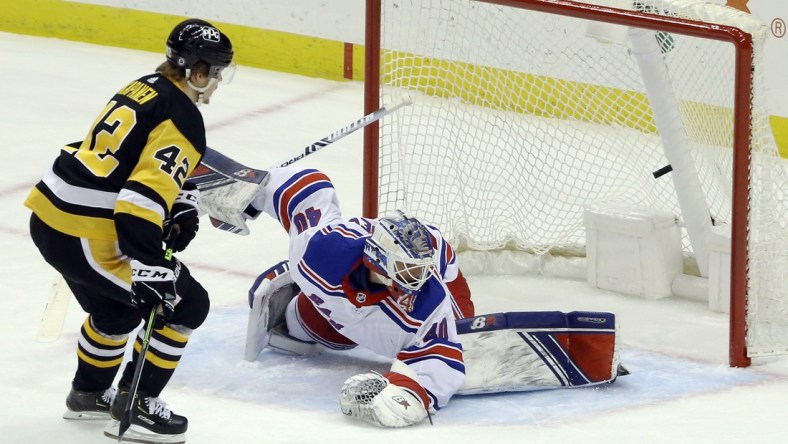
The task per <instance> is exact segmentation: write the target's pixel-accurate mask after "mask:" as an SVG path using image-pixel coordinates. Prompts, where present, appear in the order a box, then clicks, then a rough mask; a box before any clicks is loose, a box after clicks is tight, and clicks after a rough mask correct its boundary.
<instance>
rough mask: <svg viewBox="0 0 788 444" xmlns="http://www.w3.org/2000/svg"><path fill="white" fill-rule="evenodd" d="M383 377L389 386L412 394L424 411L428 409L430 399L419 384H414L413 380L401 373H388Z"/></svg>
mask: <svg viewBox="0 0 788 444" xmlns="http://www.w3.org/2000/svg"><path fill="white" fill-rule="evenodd" d="M383 377H385V378H386V379H388V380H389V383H390V384H394V385H396V386H398V387H402V388H404V389H405V390H407V391H409V392H411V393H413V395H414V396H416V398H418V399H419V400H420V401H421V404H422V405H423V406H424V408H425V409H429V408H430V397H429V396H428V395H427V390H425V389H424V387H422V386H421V384H419V383H418V382H416V381H415V380H414V379H413V378H409V377H407V376H405V375H403V374H402V373H397V372H388V373H386V374H384V375H383Z"/></svg>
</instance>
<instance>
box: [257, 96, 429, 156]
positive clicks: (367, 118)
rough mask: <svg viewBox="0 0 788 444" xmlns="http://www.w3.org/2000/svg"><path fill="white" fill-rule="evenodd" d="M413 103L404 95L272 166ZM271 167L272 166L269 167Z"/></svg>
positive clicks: (309, 152) (305, 152)
mask: <svg viewBox="0 0 788 444" xmlns="http://www.w3.org/2000/svg"><path fill="white" fill-rule="evenodd" d="M412 103H413V100H412V99H411V98H410V96H409V95H407V94H406V95H404V96H403V97H402V101H401V102H399V103H397V104H395V105H392V106H391V107H389V108H387V107H385V106H384V107H381V108H378V109H377V110H375V111H373V112H371V113H369V114H367V115H366V116H364V117H362V118H360V119H358V120H356V121H355V122H353V123H351V124H350V125H347V126H345V127H344V128H342V129H339V130H337V131H334V132H333V133H331V134H329V135H327V136H326V137H323V138H322V139H320V140H318V141H317V142H314V143H312V144H310V145H308V146H307V147H305V148H304V150H303V151H304V152H303V153H300V154H298V155H297V156H294V157H291V158H289V159H285V160H282V161H281V162H278V163H276V164H274V165H273V166H271V168H281V167H286V166H288V165H290V164H291V163H294V162H298V161H299V160H301V159H303V158H304V157H306V156H308V155H310V154H312V153H314V152H317V151H320V150H321V149H323V148H325V147H326V146H328V145H330V144H332V143H334V142H336V141H337V140H339V139H341V138H343V137H345V136H347V135H349V134H352V133H354V132H356V131H357V130H360V129H361V128H364V127H365V126H367V125H369V124H370V123H373V122H377V121H378V120H380V119H382V118H384V117H386V116H388V115H391V114H392V113H394V111H396V110H398V109H400V108H402V107H403V106H407V105H410V104H412ZM269 169H270V168H269Z"/></svg>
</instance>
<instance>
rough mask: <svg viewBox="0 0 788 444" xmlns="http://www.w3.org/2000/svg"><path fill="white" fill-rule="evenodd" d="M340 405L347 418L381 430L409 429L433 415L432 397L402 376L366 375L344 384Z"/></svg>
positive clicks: (417, 384) (396, 374) (350, 379)
mask: <svg viewBox="0 0 788 444" xmlns="http://www.w3.org/2000/svg"><path fill="white" fill-rule="evenodd" d="M414 376H415V375H414ZM340 406H341V408H342V413H343V414H344V415H346V416H349V417H351V418H354V419H358V420H361V421H364V422H368V423H370V424H374V425H376V426H378V427H407V426H411V425H414V424H418V423H420V422H421V421H423V420H424V418H426V417H427V416H428V415H429V413H428V411H427V409H428V408H429V396H428V395H427V391H426V390H424V388H423V387H422V386H421V385H420V384H419V383H418V382H416V380H414V379H413V378H411V377H409V376H405V375H403V374H401V373H397V372H388V373H386V374H385V375H380V374H379V373H364V374H360V375H356V376H353V377H351V378H349V379H348V380H347V381H345V383H344V384H343V385H342V390H341V391H340Z"/></svg>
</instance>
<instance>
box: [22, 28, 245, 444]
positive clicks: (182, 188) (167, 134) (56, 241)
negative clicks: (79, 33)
mask: <svg viewBox="0 0 788 444" xmlns="http://www.w3.org/2000/svg"><path fill="white" fill-rule="evenodd" d="M166 48H167V55H166V61H165V62H163V63H162V64H161V65H160V66H159V67H158V68H157V69H156V72H155V73H154V74H151V75H147V76H144V77H142V78H139V79H137V80H134V81H132V82H131V83H129V84H128V85H126V86H124V87H123V88H121V89H120V91H119V92H118V93H117V94H115V95H114V96H113V97H112V98H111V99H110V101H109V102H108V103H107V105H106V106H105V107H104V109H103V110H101V111H100V112H99V114H98V117H97V118H96V120H95V122H94V123H93V126H92V127H91V128H90V130H89V131H88V134H87V136H86V137H85V139H84V140H82V141H80V142H75V143H72V144H69V145H66V146H65V147H63V148H62V149H61V151H60V154H59V155H58V156H57V158H56V159H55V161H54V163H53V164H52V166H51V167H50V168H49V169H48V170H47V172H46V173H45V174H44V177H43V179H42V180H41V181H40V182H38V183H37V184H36V186H35V187H34V188H33V190H32V191H31V192H30V195H29V196H28V197H27V200H26V201H25V205H26V206H27V207H29V208H30V209H31V210H32V211H33V214H32V215H31V218H30V234H31V236H32V238H33V241H34V242H35V244H36V246H37V247H38V249H39V251H40V252H41V254H42V256H43V257H44V259H45V260H46V261H47V262H48V263H49V264H50V265H51V266H52V267H54V268H55V269H56V270H57V271H58V272H59V273H60V274H62V275H63V277H64V278H65V280H66V282H67V283H68V285H69V288H70V289H71V291H72V292H73V293H74V296H75V297H76V299H77V301H78V302H79V304H80V305H81V306H82V308H83V309H84V310H85V311H86V312H87V313H88V317H87V319H85V322H84V323H83V325H82V329H81V332H80V335H79V341H78V346H77V370H76V373H75V375H74V379H73V381H72V388H71V391H70V393H69V394H68V397H67V398H66V407H67V411H66V413H65V414H64V417H65V418H67V419H92V418H110V417H112V418H113V420H111V421H110V422H109V424H108V425H107V427H106V428H105V434H107V435H108V436H114V437H117V433H118V432H117V430H118V427H117V421H115V420H117V419H119V417H120V415H121V414H122V412H123V409H124V407H125V406H126V400H127V399H128V398H129V386H130V385H131V381H132V376H133V374H134V368H135V362H136V361H137V360H138V353H139V350H140V346H141V345H140V344H141V341H142V333H140V335H138V337H137V338H136V343H135V344H134V346H135V351H134V354H133V359H132V361H131V362H129V363H127V364H126V367H125V370H124V372H123V374H122V376H121V378H120V381H119V384H118V389H117V390H116V389H115V388H114V387H112V384H113V381H114V379H115V377H116V374H117V372H118V370H119V369H120V367H121V364H122V363H123V354H124V349H125V346H126V343H127V340H128V336H129V332H131V331H133V330H134V328H136V327H137V326H138V325H139V323H140V320H141V319H145V321H146V322H147V319H148V314H149V313H151V310H152V309H153V308H154V307H157V306H158V307H160V308H161V310H160V311H159V314H158V315H157V316H156V318H155V319H156V320H155V322H154V327H153V333H152V335H151V339H150V342H149V348H148V351H147V355H146V362H145V365H144V366H143V367H142V373H141V377H140V379H139V385H138V391H137V396H136V397H135V399H134V402H133V404H132V406H131V408H132V415H131V418H132V420H131V427H130V428H129V430H128V431H127V432H126V434H125V435H124V439H129V440H134V441H137V442H156V443H162V442H167V443H175V442H183V441H184V440H185V436H184V433H185V432H186V429H187V426H188V422H187V420H186V418H185V417H183V416H181V415H176V414H175V413H173V412H172V411H171V410H170V409H169V408H167V406H166V404H164V402H163V401H162V400H161V399H160V398H159V395H160V393H161V391H162V390H163V389H164V387H165V386H166V385H167V382H168V381H169V379H170V377H171V376H172V374H173V372H174V371H175V368H176V367H177V365H178V361H179V360H180V358H181V355H182V354H183V352H184V349H185V347H186V344H187V341H188V339H189V334H190V333H191V332H192V331H193V330H194V329H196V328H198V327H199V326H200V325H201V324H202V323H203V321H204V320H205V318H206V317H207V315H208V308H209V299H208V293H207V292H206V291H205V289H204V288H203V287H202V286H201V285H200V283H199V282H197V281H196V280H195V279H194V278H192V276H191V274H190V273H189V270H188V268H186V266H185V265H184V264H182V263H181V262H180V261H179V260H177V259H175V258H174V257H173V258H172V259H171V260H167V259H165V256H164V252H163V248H162V245H163V241H167V240H168V237H169V236H171V235H173V236H174V235H175V233H177V237H175V238H174V241H173V240H170V242H169V245H172V246H173V250H174V251H181V250H183V249H185V248H186V246H187V245H188V244H189V242H190V241H191V240H192V239H193V238H194V236H195V234H196V232H197V229H198V227H199V223H198V218H197V214H198V213H197V208H198V203H199V193H198V191H197V189H196V188H195V187H193V186H192V185H191V184H190V183H188V182H186V178H187V177H188V176H189V174H190V173H191V172H192V170H193V169H194V168H195V167H196V166H197V164H198V163H199V162H200V159H201V158H202V156H203V155H204V153H205V149H206V141H205V124H204V123H203V118H202V115H201V114H200V111H199V109H198V107H197V105H199V104H201V103H206V104H207V103H209V101H210V98H211V95H212V94H213V93H214V91H215V90H216V88H217V85H218V83H220V82H222V81H224V82H225V83H226V82H227V81H229V79H231V77H232V70H233V69H234V65H233V64H232V60H233V48H232V44H231V43H230V40H229V38H228V37H227V36H226V35H225V34H223V33H222V32H221V31H219V30H218V29H217V28H216V27H214V26H213V25H211V24H210V23H208V22H205V21H202V20H196V19H191V20H186V21H184V22H182V23H180V24H178V25H177V26H176V27H175V28H174V29H173V30H172V32H171V33H170V35H169V38H168V39H167V46H166ZM143 330H144V329H143ZM113 399H114V403H113ZM113 434H114V435H113Z"/></svg>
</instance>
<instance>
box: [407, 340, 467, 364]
mask: <svg viewBox="0 0 788 444" xmlns="http://www.w3.org/2000/svg"><path fill="white" fill-rule="evenodd" d="M425 358H439V359H441V360H443V361H446V362H447V363H448V362H454V363H458V364H460V365H463V366H464V365H465V363H464V361H463V359H462V350H460V349H457V348H453V347H449V346H447V345H445V344H440V343H439V344H433V345H431V346H428V347H425V348H422V349H418V350H416V351H407V350H403V351H401V352H399V353H398V354H397V359H399V360H400V361H402V362H404V363H406V364H407V363H408V362H409V361H414V360H419V359H425Z"/></svg>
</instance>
